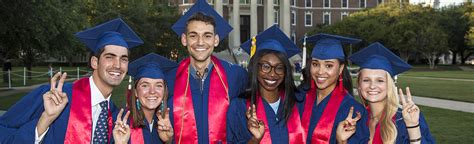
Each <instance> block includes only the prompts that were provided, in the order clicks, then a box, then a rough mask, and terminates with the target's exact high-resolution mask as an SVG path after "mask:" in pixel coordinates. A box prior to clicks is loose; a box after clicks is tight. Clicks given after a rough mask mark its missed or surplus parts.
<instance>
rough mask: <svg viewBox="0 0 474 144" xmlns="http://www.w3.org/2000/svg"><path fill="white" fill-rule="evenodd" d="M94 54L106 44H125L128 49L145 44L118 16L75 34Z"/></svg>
mask: <svg viewBox="0 0 474 144" xmlns="http://www.w3.org/2000/svg"><path fill="white" fill-rule="evenodd" d="M75 36H76V37H77V38H79V40H80V41H81V42H82V43H84V44H85V45H86V46H87V47H88V48H89V49H90V50H91V51H92V52H94V54H97V53H98V52H100V50H101V49H102V48H104V47H105V46H106V45H117V46H123V47H125V48H127V49H130V48H133V47H135V46H138V45H141V44H143V41H142V40H141V39H140V37H138V36H137V34H136V33H135V32H134V31H133V30H132V29H131V28H130V27H129V26H128V25H127V24H126V23H125V22H124V21H123V20H122V19H121V18H117V19H114V20H111V21H108V22H105V23H103V24H100V25H98V26H95V27H92V28H89V29H86V30H84V31H80V32H77V33H76V34H75Z"/></svg>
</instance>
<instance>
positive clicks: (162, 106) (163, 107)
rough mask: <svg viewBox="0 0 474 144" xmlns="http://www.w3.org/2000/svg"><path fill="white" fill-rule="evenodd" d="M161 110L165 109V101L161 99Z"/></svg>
mask: <svg viewBox="0 0 474 144" xmlns="http://www.w3.org/2000/svg"><path fill="white" fill-rule="evenodd" d="M160 110H161V112H164V111H165V103H164V102H163V101H161V106H160Z"/></svg>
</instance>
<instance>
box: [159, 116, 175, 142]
mask: <svg viewBox="0 0 474 144" xmlns="http://www.w3.org/2000/svg"><path fill="white" fill-rule="evenodd" d="M156 116H157V117H158V135H159V136H160V139H161V140H162V141H163V142H168V141H170V140H171V139H173V127H171V121H170V108H167V109H166V112H165V113H164V115H163V113H162V112H161V110H158V112H157V113H156Z"/></svg>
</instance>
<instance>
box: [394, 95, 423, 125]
mask: <svg viewBox="0 0 474 144" xmlns="http://www.w3.org/2000/svg"><path fill="white" fill-rule="evenodd" d="M406 93H407V97H406V98H405V95H404V94H403V90H402V89H398V96H399V97H400V100H401V101H402V108H403V110H402V115H403V120H404V121H405V125H406V126H407V127H414V126H417V125H419V119H420V109H419V108H418V106H416V105H415V103H414V102H413V98H412V97H411V93H410V88H408V87H407V88H406Z"/></svg>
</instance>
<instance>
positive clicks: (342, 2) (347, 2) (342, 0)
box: [341, 0, 349, 8]
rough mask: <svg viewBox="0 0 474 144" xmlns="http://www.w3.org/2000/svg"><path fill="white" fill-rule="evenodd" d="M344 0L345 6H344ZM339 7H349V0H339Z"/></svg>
mask: <svg viewBox="0 0 474 144" xmlns="http://www.w3.org/2000/svg"><path fill="white" fill-rule="evenodd" d="M344 1H346V6H345V7H344V5H343V4H344ZM341 7H342V8H349V0H341Z"/></svg>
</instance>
